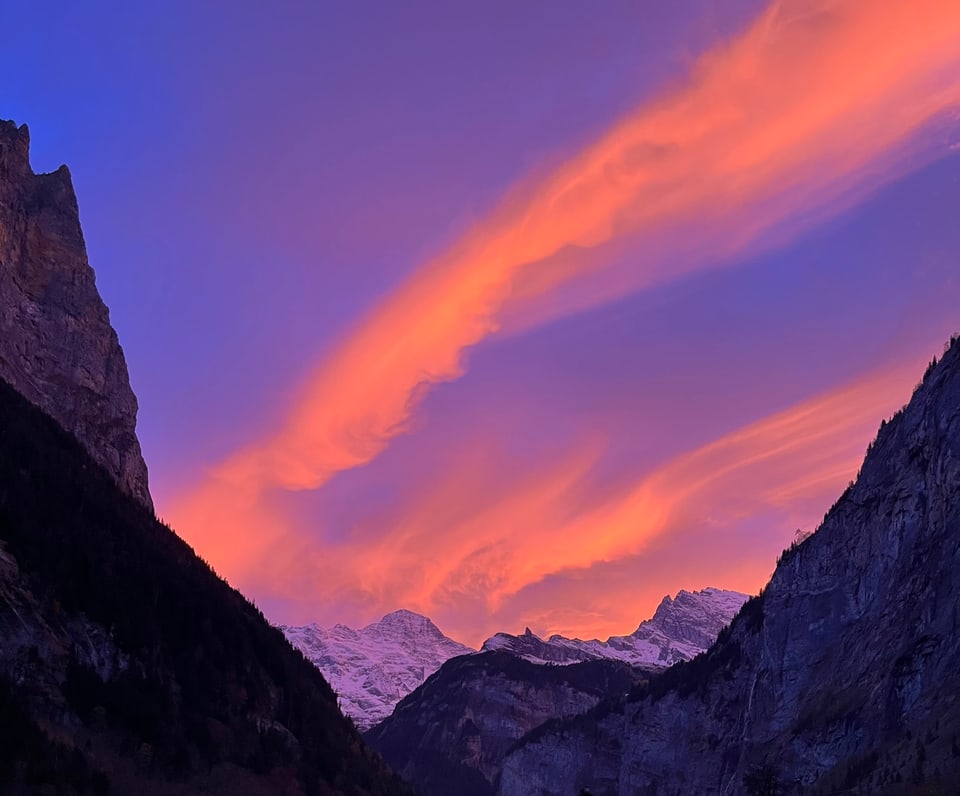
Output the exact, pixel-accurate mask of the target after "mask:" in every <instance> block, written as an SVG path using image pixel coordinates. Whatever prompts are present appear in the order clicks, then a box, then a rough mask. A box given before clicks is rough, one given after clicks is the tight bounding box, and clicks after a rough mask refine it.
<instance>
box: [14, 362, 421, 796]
mask: <svg viewBox="0 0 960 796" xmlns="http://www.w3.org/2000/svg"><path fill="white" fill-rule="evenodd" d="M0 598H2V599H0V638H2V639H3V643H2V645H0V793H19V792H24V793H27V792H29V793H35V792H47V791H46V790H43V788H44V787H46V788H47V789H48V790H49V792H51V793H53V792H56V793H67V794H73V793H106V792H107V791H108V789H109V792H111V793H120V794H123V793H141V794H158V795H159V794H165V795H166V794H170V795H171V796H172V795H173V794H187V793H197V792H203V793H220V794H235V793H243V794H250V795H251V796H254V795H255V794H264V796H266V794H272V793H291V794H331V793H344V794H356V795H357V796H360V795H361V794H403V793H406V792H407V791H406V788H405V786H403V785H402V784H401V783H400V782H399V781H398V780H395V779H394V778H393V777H392V775H391V774H390V773H389V772H388V771H387V769H386V768H385V766H384V765H383V763H382V762H381V761H380V760H379V759H378V758H377V757H376V756H375V755H374V754H373V753H372V752H370V751H369V749H367V748H366V746H365V745H364V744H363V743H362V741H361V738H360V736H359V734H358V733H357V732H356V730H354V728H353V727H352V726H351V725H350V723H349V722H348V721H347V719H345V718H344V717H343V716H342V714H341V713H340V711H339V710H338V709H337V703H336V697H335V696H334V694H333V692H332V691H331V689H330V687H329V686H328V685H327V683H326V682H325V681H324V679H323V677H322V676H321V674H320V672H319V671H317V669H316V668H315V667H314V666H313V665H312V664H310V663H309V662H308V661H307V660H306V659H305V658H304V657H303V656H302V655H301V654H300V653H299V652H297V651H296V650H294V649H293V648H292V647H290V645H289V644H288V643H287V642H286V640H285V639H284V637H283V635H282V634H281V633H280V632H279V631H278V630H276V629H275V628H272V627H270V625H269V624H268V623H267V622H266V620H265V619H264V618H263V616H262V615H261V614H260V613H259V612H258V611H257V610H256V609H255V608H254V607H253V606H252V605H250V603H249V602H247V601H246V600H245V599H244V598H243V596H242V595H241V594H240V593H239V592H237V591H235V590H234V589H232V588H230V586H229V585H227V583H225V582H224V581H222V580H221V579H219V578H218V577H217V576H216V575H215V574H214V573H213V572H212V571H211V570H210V568H209V567H208V566H207V565H206V564H205V563H203V562H202V561H201V560H200V559H198V558H197V557H196V555H194V553H193V551H192V550H191V549H190V547H189V546H188V545H187V544H186V543H185V542H183V541H182V540H181V539H179V538H178V537H177V536H176V535H175V534H174V533H173V532H171V531H170V529H168V528H166V527H165V526H163V525H161V524H160V523H159V522H157V521H156V519H154V517H153V515H152V512H150V511H149V510H147V509H146V507H144V506H143V505H142V503H140V502H139V501H138V500H137V499H135V498H134V497H132V496H129V495H127V494H125V493H124V492H123V491H121V490H120V488H119V487H118V486H117V485H116V483H115V482H114V480H113V478H112V476H111V475H110V474H109V473H107V472H106V470H104V469H103V468H101V467H100V466H99V465H98V464H97V463H96V462H94V461H93V460H92V459H91V458H90V456H89V455H88V454H87V452H86V451H85V450H84V449H83V448H82V447H81V446H80V445H79V443H78V442H77V441H76V440H75V439H74V438H73V437H72V436H71V435H69V434H67V433H66V432H65V431H64V430H63V429H62V428H61V427H60V426H59V425H58V424H56V423H55V422H54V421H53V420H52V419H50V418H49V417H47V416H46V415H44V414H43V413H41V412H40V410H39V409H37V408H36V407H35V406H33V405H32V404H30V403H29V402H28V401H27V400H26V399H24V398H23V397H22V396H20V395H19V394H18V393H17V392H16V391H14V390H13V389H12V388H11V387H10V386H9V385H7V384H6V382H2V381H0Z"/></svg>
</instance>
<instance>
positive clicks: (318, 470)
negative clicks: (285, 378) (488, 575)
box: [169, 0, 960, 594]
mask: <svg viewBox="0 0 960 796" xmlns="http://www.w3.org/2000/svg"><path fill="white" fill-rule="evenodd" d="M958 103H960V5H958V4H957V3H956V2H953V0H917V2H915V3H910V4H905V3H886V2H884V3H877V2H875V0H813V1H812V2H811V0H802V2H801V0H781V1H780V2H774V3H772V4H771V5H770V6H769V7H768V9H767V10H766V11H765V12H764V13H763V14H762V15H761V16H760V17H759V18H758V19H757V20H755V22H754V23H753V24H752V25H751V26H750V27H749V28H748V29H747V30H746V31H744V32H743V33H742V34H741V35H739V36H738V37H736V38H734V39H732V40H730V41H729V42H727V43H725V44H724V45H722V46H719V47H716V48H715V49H713V50H712V51H710V52H708V53H706V54H705V55H704V56H703V57H702V58H700V60H699V61H698V62H697V63H696V64H695V65H694V67H693V68H692V70H691V72H690V74H689V75H688V76H687V77H686V78H685V79H683V80H681V81H679V82H678V83H677V84H676V85H675V86H673V87H672V88H671V89H670V90H667V91H665V92H663V93H662V94H661V95H659V97H658V98H656V99H655V100H653V101H651V102H649V103H646V104H644V105H643V106H642V107H640V108H638V109H637V110H636V111H635V112H634V113H632V114H630V115H628V116H627V117H626V118H624V119H623V120H622V121H621V122H620V123H619V124H617V125H615V126H614V127H613V128H612V129H611V130H610V131H609V132H608V133H607V134H605V135H604V136H602V137H601V138H600V139H599V140H597V141H596V142H595V143H593V144H592V145H590V146H588V147H587V148H585V149H584V150H583V151H582V152H579V153H577V154H575V155H573V156H572V157H570V158H569V159H568V160H567V161H566V162H565V163H563V164H561V165H560V166H559V167H558V168H556V169H554V170H553V171H552V172H550V173H548V174H546V175H541V176H538V177H535V178H531V179H529V180H527V181H524V182H523V183H522V184H520V185H519V186H518V187H517V188H516V189H515V190H514V191H513V192H511V194H510V195H509V196H508V197H506V198H505V199H504V200H503V202H502V203H501V204H500V206H499V207H498V208H496V209H495V210H494V211H493V212H492V213H491V214H490V216H489V218H488V219H486V220H485V221H482V222H480V223H479V224H478V225H476V227H475V228H474V229H473V230H472V231H471V232H470V233H469V234H467V235H466V236H464V238H463V239H462V240H460V241H459V242H458V243H457V244H456V245H454V246H453V247H452V248H451V249H450V250H449V251H448V252H447V253H446V254H444V255H442V256H440V257H439V258H437V259H436V260H435V261H433V262H431V263H428V264H426V265H424V266H423V267H422V268H421V269H420V270H418V271H417V272H415V273H414V275H413V276H412V277H411V278H410V279H409V280H408V281H407V282H406V283H405V284H404V285H402V286H401V287H400V288H399V289H398V290H397V291H396V292H395V293H394V294H393V295H391V296H389V297H388V298H387V300H386V301H384V302H383V303H382V304H381V305H380V306H378V307H376V308H375V309H374V310H373V311H372V312H371V313H370V314H369V315H368V316H367V317H366V318H365V319H364V320H362V321H361V322H360V323H359V324H358V325H357V326H356V328H355V329H354V330H353V331H352V332H351V333H350V334H348V335H347V336H346V338H345V339H344V340H343V341H342V342H341V344H340V345H339V347H338V348H337V349H336V350H335V351H334V352H333V354H332V355H330V356H329V357H328V358H326V359H325V360H324V361H323V362H321V363H319V364H318V366H317V368H316V369H315V371H314V372H313V374H312V375H310V377H309V378H307V379H306V380H305V382H304V385H303V387H302V389H301V391H300V394H299V396H298V398H297V400H296V401H295V403H294V405H293V407H292V408H291V409H290V411H289V412H288V413H287V414H286V416H285V417H284V418H283V420H282V423H281V424H280V427H279V428H278V429H277V430H276V432H275V433H273V434H270V435H267V436H266V437H264V438H260V439H254V440H251V441H248V442H247V443H245V444H243V445H242V446H241V447H240V448H239V450H238V452H237V453H236V454H235V455H233V456H231V457H230V458H229V459H227V460H226V461H225V462H223V463H222V464H220V465H219V466H217V467H215V468H213V469H212V470H211V472H210V473H209V475H208V477H207V479H206V480H205V482H204V483H202V484H201V485H199V486H198V487H197V489H196V490H194V491H192V492H191V493H190V494H188V495H185V496H184V497H183V498H182V499H181V500H179V501H177V502H175V504H174V505H173V506H171V507H170V511H169V514H170V517H171V519H172V520H173V522H174V524H175V526H176V527H177V529H178V530H179V531H180V532H181V533H182V534H183V535H184V536H185V537H186V538H187V539H188V540H190V541H191V542H192V543H193V544H194V545H195V546H196V547H197V548H198V550H199V552H200V553H201V554H203V555H205V556H206V557H208V558H209V559H210V560H211V561H213V562H214V563H215V564H216V565H217V566H218V567H219V568H220V569H221V570H222V571H223V572H224V573H225V574H226V575H228V576H230V577H233V578H242V577H243V576H244V575H245V574H246V573H248V572H249V571H250V570H251V568H255V567H256V566H257V565H258V561H259V557H260V556H261V555H262V551H263V549H264V543H267V542H269V541H270V540H271V539H274V538H281V537H284V536H285V534H286V533H287V532H286V530H285V527H284V523H285V520H284V517H283V515H282V513H280V512H279V511H278V509H277V503H276V501H275V500H274V497H275V493H276V492H277V491H283V490H307V489H316V488H318V487H320V486H322V485H323V484H324V483H325V482H326V481H327V480H328V479H329V478H331V477H332V476H333V475H334V474H335V473H337V472H341V471H344V470H347V469H351V468H355V467H358V466H361V465H363V464H365V463H367V462H369V461H371V460H372V459H373V458H375V457H376V456H377V455H378V454H379V453H380V452H382V451H383V449H384V448H385V446H387V445H388V444H389V442H390V440H391V439H392V438H393V437H395V436H396V435H398V434H402V433H404V432H405V431H406V430H407V429H408V428H409V424H410V420H411V417H412V413H413V412H414V410H415V408H416V407H417V405H418V403H419V402H420V400H421V399H422V396H423V394H424V391H425V390H426V389H428V388H429V386H430V385H433V384H437V383H440V382H443V381H448V380H452V379H456V378H458V377H459V376H460V375H461V374H462V373H463V371H464V367H465V365H464V352H465V350H466V349H467V348H469V347H470V346H473V345H476V344H477V343H479V342H481V341H482V340H484V339H485V338H487V337H489V336H490V335H492V334H494V333H495V332H496V331H497V330H498V329H499V328H501V325H502V323H503V322H504V318H505V317H506V316H507V315H508V314H509V313H511V312H516V310H517V308H518V307H519V308H523V307H524V306H527V305H528V304H529V303H530V302H531V301H537V300H542V299H543V297H544V296H547V297H549V296H552V295H553V291H555V290H556V289H557V288H558V287H559V288H562V287H563V286H564V285H565V284H570V283H573V282H575V281H577V280H580V279H582V278H583V277H584V275H588V276H591V277H593V276H597V277H598V278H597V279H596V280H595V281H594V283H593V284H594V287H593V290H594V292H595V294H596V295H595V297H593V298H591V300H594V299H596V300H599V299H602V298H609V297H611V296H615V295H623V294H625V293H628V292H630V291H636V290H638V289H642V288H644V287H647V286H650V285H652V284H655V283H658V282H662V281H663V280H666V279H670V278H674V277H675V276H677V274H678V271H680V270H681V269H683V270H688V271H689V270H695V269H704V268H710V267H716V266H717V265H718V264H720V263H721V262H722V259H723V258H724V257H729V256H731V255H733V254H735V253H736V252H737V251H738V250H743V249H744V247H747V246H749V245H750V244H751V243H752V242H753V241H755V240H756V239H757V237H758V236H761V235H764V234H767V233H770V232H772V231H774V230H776V229H779V228H782V227H784V226H788V227H789V226H790V225H792V224H796V225H802V224H804V223H809V218H810V217H811V216H819V215H821V214H823V213H824V212H825V210H824V208H831V207H838V206H843V204H844V201H845V200H846V201H849V197H851V196H860V195H862V194H863V193H864V192H866V191H869V190H871V189H873V188H875V187H876V186H877V185H879V184H881V183H882V182H884V181H885V180H887V179H889V178H890V176H891V175H895V174H898V173H902V172H903V171H904V170H906V169H909V168H911V167H913V166H915V165H916V163H917V162H920V161H923V160H925V159H927V158H929V157H931V156H933V155H936V154H939V153H941V152H945V151H947V144H946V142H940V141H937V140H936V138H935V137H934V138H933V139H931V138H930V137H928V136H924V135H920V134H919V133H921V132H922V131H923V130H925V129H929V124H930V123H931V122H932V121H935V120H937V119H940V118H943V114H944V112H945V111H948V110H950V109H953V108H956V107H957V106H958ZM931 141H933V144H931ZM620 241H629V245H630V247H631V251H636V252H638V253H641V254H642V253H643V252H644V250H645V247H649V248H650V250H655V251H656V253H657V255H658V256H657V257H656V258H650V257H642V256H638V257H637V258H636V261H635V262H636V265H635V267H633V268H628V269H618V270H617V271H616V273H614V272H610V274H609V277H608V278H607V277H605V276H604V272H603V269H604V267H605V266H606V264H607V263H606V260H605V259H604V258H603V257H589V256H587V257H575V256H574V257H572V256H569V253H570V252H571V251H574V250H577V251H584V250H586V251H589V250H594V249H597V248H598V247H604V246H609V245H611V244H616V243H617V242H620ZM672 253H685V254H686V255H690V256H687V257H685V258H683V259H682V261H681V259H679V258H678V259H677V260H672V259H671V256H670V255H671V254H672ZM673 262H677V263H680V262H682V263H683V265H682V266H681V265H678V266H677V267H676V268H674V267H672V263H673ZM589 292H590V291H586V293H589ZM574 303H576V302H574ZM562 305H563V302H560V301H558V302H557V304H556V307H550V306H548V307H547V309H546V310H544V307H543V305H542V304H541V305H540V306H539V307H538V309H537V317H538V318H541V319H542V318H546V317H550V315H551V312H559V311H563V309H564V307H563V306H562ZM784 429H786V431H788V432H789V431H791V427H790V425H789V424H787V425H785V426H784ZM793 430H794V431H795V429H793ZM766 433H767V435H772V434H773V433H774V429H772V428H771V429H768V430H767V432H766ZM811 433H812V432H811ZM782 444H783V445H784V446H787V445H789V444H791V443H790V442H789V440H787V439H784V441H783V443H782ZM702 455H704V456H706V455H708V454H702ZM580 464H581V465H582V462H581V463H580ZM571 466H572V467H574V469H576V466H577V464H576V463H574V464H572V465H571ZM676 466H678V467H679V466H681V465H676ZM563 476H564V474H563V473H559V474H558V475H557V478H559V479H560V480H561V481H562V478H563ZM541 486H542V485H541ZM656 486H657V483H656V482H654V483H650V484H647V485H646V486H644V487H642V488H641V489H640V490H639V491H638V492H637V493H636V494H635V495H633V496H632V497H631V498H630V499H629V500H628V501H627V502H626V503H624V504H622V505H621V506H620V507H619V508H617V509H616V510H614V509H609V510H608V511H611V512H613V513H612V514H603V515H598V516H595V517H591V518H590V520H589V522H587V521H586V520H584V521H582V522H581V523H578V524H577V525H576V526H575V527H574V526H572V527H571V531H570V534H569V537H568V538H564V539H561V540H560V542H558V545H557V546H558V547H559V545H560V543H562V544H565V545H566V544H569V545H570V546H571V549H573V550H576V551H577V552H576V554H575V555H573V556H572V558H573V559H574V560H575V561H577V562H579V563H583V562H584V560H585V559H590V560H598V557H599V558H603V557H605V556H615V555H619V554H621V553H622V552H623V550H625V549H626V548H628V547H629V549H634V548H635V545H636V539H637V537H638V532H637V530H636V527H635V526H634V525H633V518H634V517H636V516H637V515H638V514H644V515H646V516H648V517H663V518H666V517H668V516H669V515H670V513H671V511H672V510H673V508H674V503H673V502H671V501H674V500H676V499H677V496H676V494H675V493H674V492H671V491H670V490H666V491H664V490H662V489H658V488H656ZM542 488H545V489H548V487H547V486H542ZM779 488H781V489H783V488H786V487H783V486H782V485H781V487H779ZM665 494H666V495H667V497H666V498H665V497H664V495H665ZM528 499H529V495H528V496H527V497H526V498H524V497H522V496H519V495H518V496H517V500H518V501H521V502H522V501H524V500H528ZM663 521H665V519H664V520H663ZM628 528H629V532H628ZM241 529H242V530H241ZM555 533H560V534H561V535H562V534H563V533H564V532H563V531H562V530H561V531H555ZM581 533H584V534H586V537H587V539H588V540H587V539H584V538H583V537H580V536H579V534H581ZM640 536H642V534H640ZM628 537H629V539H631V540H632V541H631V542H630V543H629V545H627V544H626V542H625V541H624V540H625V539H626V538H628ZM434 541H435V540H434ZM431 544H432V542H431ZM538 544H542V540H541V541H540V542H538ZM581 547H582V548H583V550H582V551H581V550H580V548H581ZM523 552H525V551H519V550H515V551H514V553H516V554H518V555H519V554H520V553H523ZM446 554H447V555H448V556H449V558H450V560H451V561H457V560H459V559H460V558H462V556H461V554H460V552H459V551H458V550H449V551H446ZM472 555H474V556H477V557H476V558H475V560H476V561H477V562H479V563H478V566H477V571H480V570H481V569H483V568H484V567H486V568H488V571H490V569H491V568H496V571H497V572H499V573H501V575H502V581H503V582H502V583H500V584H499V585H497V587H496V588H494V589H493V592H494V593H503V594H506V593H509V592H510V590H515V589H517V588H519V587H520V585H522V584H523V583H525V582H529V580H530V579H532V578H537V577H540V576H542V574H543V573H544V572H546V571H550V570H551V569H553V568H556V567H557V566H561V565H562V562H561V561H559V560H557V561H545V560H543V561H542V564H540V565H534V564H529V563H525V564H520V563H517V561H514V563H513V564H512V565H509V564H502V562H500V560H499V559H497V558H496V554H495V553H488V554H485V555H487V556H488V558H487V559H484V558H483V555H482V554H480V553H478V552H477V551H473V553H472ZM491 556H492V557H491ZM591 557H592V558H591ZM534 558H535V559H536V558H537V557H534ZM494 559H496V560H494ZM463 571H464V570H463V569H462V567H458V568H456V569H454V570H451V572H450V573H449V575H448V576H447V578H446V581H444V584H446V585H444V584H439V583H438V585H437V588H440V587H441V586H443V587H444V588H456V583H454V580H451V579H455V573H456V572H463ZM432 577H433V578H434V579H436V578H438V577H440V575H439V574H438V573H434V575H433V576H432Z"/></svg>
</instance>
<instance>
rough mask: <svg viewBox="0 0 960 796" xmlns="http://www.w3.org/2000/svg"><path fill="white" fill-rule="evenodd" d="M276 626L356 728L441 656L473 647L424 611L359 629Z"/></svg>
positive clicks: (380, 713) (376, 716)
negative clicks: (325, 684)
mask: <svg viewBox="0 0 960 796" xmlns="http://www.w3.org/2000/svg"><path fill="white" fill-rule="evenodd" d="M280 629H281V630H282V631H283V633H284V635H285V636H286V637H287V639H289V641H290V643H291V644H293V646H295V647H296V648H297V649H299V650H300V651H301V652H302V653H303V654H304V655H306V656H307V658H308V659H309V660H310V661H312V662H313V663H314V664H315V665H316V666H317V668H319V669H320V671H321V672H323V675H324V677H326V678H327V680H328V682H329V683H330V685H331V686H332V687H333V690H334V691H335V692H336V694H337V696H338V697H339V698H340V707H341V708H342V710H343V712H344V713H345V714H346V715H348V716H350V717H351V718H352V719H353V720H354V722H356V724H357V726H358V727H359V728H360V729H369V728H370V727H372V726H373V725H375V724H377V723H378V722H380V721H382V720H383V719H385V718H386V717H387V716H389V715H390V714H391V713H392V712H393V708H394V705H396V704H397V702H399V701H400V700H401V699H403V697H405V696H406V695H407V694H409V693H410V692H411V691H413V689H414V688H416V687H417V686H418V685H420V684H421V683H422V682H423V681H424V680H426V679H427V677H429V676H430V675H431V674H433V673H434V672H435V671H436V670H437V669H439V668H440V664H442V663H443V662H444V661H447V660H449V659H450V658H455V657H456V656H458V655H470V654H473V653H475V652H476V650H473V649H471V648H470V647H467V646H464V645H463V644H459V643H458V642H456V641H454V640H453V639H450V638H447V637H446V636H445V635H443V633H441V632H440V629H439V628H438V627H437V626H436V625H435V624H433V622H431V621H430V620H429V619H427V617H425V616H421V615H420V614H415V613H413V612H412V611H405V610H400V611H394V612H393V613H390V614H387V615H386V616H385V617H383V619H381V620H380V621H379V622H374V623H373V624H370V625H367V626H366V627H364V628H361V629H360V630H352V629H350V628H349V627H347V626H346V625H334V627H332V628H329V629H324V628H321V627H318V626H317V625H305V626H301V627H288V626H281V627H280Z"/></svg>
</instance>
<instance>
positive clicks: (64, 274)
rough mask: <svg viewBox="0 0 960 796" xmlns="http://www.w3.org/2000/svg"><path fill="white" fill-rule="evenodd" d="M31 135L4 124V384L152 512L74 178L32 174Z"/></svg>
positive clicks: (0, 347)
mask: <svg viewBox="0 0 960 796" xmlns="http://www.w3.org/2000/svg"><path fill="white" fill-rule="evenodd" d="M29 144H30V137H29V133H28V131H27V128H26V126H25V125H24V126H21V127H19V128H18V127H17V126H16V125H15V124H13V123H12V122H6V121H0V377H2V378H3V379H5V380H6V381H7V382H9V383H10V384H12V385H13V386H14V387H16V389H17V390H18V391H19V392H20V393H22V394H23V395H24V396H26V397H27V398H28V399H29V400H30V401H32V402H33V403H35V404H36V405H37V406H39V407H40V408H41V409H43V410H44V411H45V412H46V413H47V414H49V415H50V416H51V417H53V418H54V419H55V420H56V421H57V422H59V423H60V424H61V425H62V426H63V427H64V428H65V429H67V430H68V431H69V432H71V433H72V434H73V435H74V436H76V437H77V439H79V440H80V442H81V443H82V444H83V445H84V447H86V449H87V450H88V451H89V453H90V454H91V456H92V457H93V458H94V460H95V461H96V462H97V463H98V464H100V465H101V466H103V467H105V468H106V470H107V471H108V472H109V473H110V475H111V476H113V478H114V479H115V480H116V481H117V483H119V484H120V486H122V487H123V489H124V490H125V491H127V492H128V493H130V494H131V495H133V496H135V497H136V498H137V499H138V500H140V501H141V502H142V503H143V504H144V505H146V506H148V507H150V508H152V503H151V500H150V492H149V489H148V486H147V466H146V464H145V463H144V460H143V456H142V454H141V452H140V443H139V441H138V440H137V436H136V421H137V399H136V397H135V396H134V394H133V390H132V389H131V388H130V382H129V378H128V374H127V365H126V360H125V359H124V356H123V351H122V350H121V348H120V344H119V342H118V340H117V335H116V332H115V331H114V330H113V328H112V327H111V326H110V317H109V313H108V311H107V308H106V306H105V305H104V303H103V301H102V300H101V298H100V295H99V293H98V292H97V287H96V283H95V278H94V273H93V269H92V268H91V267H90V265H89V263H88V262H87V254H86V247H85V245H84V241H83V233H82V231H81V229H80V217H79V211H78V209H77V199H76V195H75V194H74V190H73V184H72V182H71V179H70V172H69V171H68V170H67V167H66V166H61V167H60V168H59V169H58V170H57V171H55V172H52V173H51V174H34V173H33V170H32V169H31V167H30V159H29Z"/></svg>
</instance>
